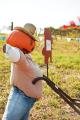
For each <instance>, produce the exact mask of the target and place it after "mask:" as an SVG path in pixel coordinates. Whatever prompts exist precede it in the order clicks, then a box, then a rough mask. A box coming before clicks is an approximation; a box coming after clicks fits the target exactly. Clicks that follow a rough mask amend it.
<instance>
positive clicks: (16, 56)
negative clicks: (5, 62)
mask: <svg viewBox="0 0 80 120" xmlns="http://www.w3.org/2000/svg"><path fill="white" fill-rule="evenodd" d="M5 54H6V57H7V58H8V59H10V60H11V61H12V62H18V61H19V60H20V51H19V49H18V48H16V47H12V46H11V45H9V44H6V53H5Z"/></svg>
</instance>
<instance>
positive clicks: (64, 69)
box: [0, 39, 80, 120]
mask: <svg viewBox="0 0 80 120" xmlns="http://www.w3.org/2000/svg"><path fill="white" fill-rule="evenodd" d="M3 43H4V42H2V41H0V119H1V117H2V114H3V111H4V108H5V104H6V101H7V96H8V94H9V90H10V85H9V75H10V61H9V60H7V59H5V57H4V55H3V53H2V45H3ZM42 48H43V43H42V42H41V43H37V47H36V49H35V50H34V52H33V53H32V57H33V60H34V61H35V62H36V63H38V64H39V65H40V67H41V69H42V72H43V73H44V74H46V66H45V64H44V57H43V55H42V53H41V50H42ZM52 51H53V54H52V63H49V77H50V79H51V80H52V81H54V82H55V83H56V84H57V85H58V86H59V87H60V88H62V89H63V90H64V91H65V92H66V93H68V94H69V95H70V96H71V97H73V98H78V99H80V57H79V56H80V43H79V42H77V41H75V40H74V41H71V42H70V43H68V42H67V41H65V40H64V39H63V40H61V39H59V40H58V39H57V40H53V45H52ZM30 120H80V116H79V115H77V113H76V112H75V111H74V110H73V109H72V108H71V107H69V105H67V104H66V103H65V102H64V101H63V100H62V99H61V98H60V97H59V96H58V95H57V94H56V93H55V92H54V91H52V90H51V89H50V88H49V86H48V85H47V84H45V82H43V96H42V99H41V100H40V101H38V102H37V103H36V104H35V106H34V107H33V108H32V110H31V113H30Z"/></svg>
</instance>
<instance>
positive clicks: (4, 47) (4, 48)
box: [3, 44, 6, 53]
mask: <svg viewBox="0 0 80 120" xmlns="http://www.w3.org/2000/svg"><path fill="white" fill-rule="evenodd" d="M3 52H4V53H6V44H4V45H3Z"/></svg>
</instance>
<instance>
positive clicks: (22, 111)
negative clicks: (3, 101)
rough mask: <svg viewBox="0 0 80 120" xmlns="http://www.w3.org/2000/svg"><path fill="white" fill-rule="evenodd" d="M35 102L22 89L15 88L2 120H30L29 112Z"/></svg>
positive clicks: (12, 89) (10, 95)
mask: <svg viewBox="0 0 80 120" xmlns="http://www.w3.org/2000/svg"><path fill="white" fill-rule="evenodd" d="M35 102H36V99H35V98H31V97H28V96H27V95H25V94H24V93H23V92H22V91H21V90H20V89H18V88H17V87H15V86H13V87H12V88H11V91H10V94H9V97H8V102H7V105H6V109H5V112H4V114H3V118H2V120H28V116H29V112H30V110H31V108H32V106H33V105H34V103H35Z"/></svg>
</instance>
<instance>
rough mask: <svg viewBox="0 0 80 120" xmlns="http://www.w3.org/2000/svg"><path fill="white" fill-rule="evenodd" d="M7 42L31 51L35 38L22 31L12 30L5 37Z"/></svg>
mask: <svg viewBox="0 0 80 120" xmlns="http://www.w3.org/2000/svg"><path fill="white" fill-rule="evenodd" d="M7 44H10V45H11V46H14V47H17V48H20V49H21V50H22V49H25V50H27V51H28V52H31V51H32V50H33V49H34V47H35V40H33V38H31V37H30V36H29V35H28V34H25V33H24V32H22V31H19V30H14V31H13V32H12V33H11V34H10V35H9V37H8V38H7Z"/></svg>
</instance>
